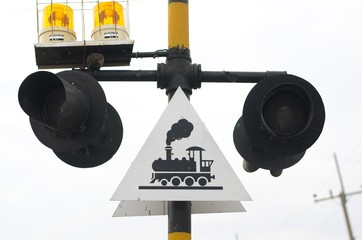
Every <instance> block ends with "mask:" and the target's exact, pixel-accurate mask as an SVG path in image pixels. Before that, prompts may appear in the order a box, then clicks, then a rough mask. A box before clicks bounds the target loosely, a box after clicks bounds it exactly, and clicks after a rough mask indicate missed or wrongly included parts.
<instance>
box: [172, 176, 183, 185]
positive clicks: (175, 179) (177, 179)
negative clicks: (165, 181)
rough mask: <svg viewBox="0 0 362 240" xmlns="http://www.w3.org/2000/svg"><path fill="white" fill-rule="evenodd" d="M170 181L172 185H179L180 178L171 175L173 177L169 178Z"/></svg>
mask: <svg viewBox="0 0 362 240" xmlns="http://www.w3.org/2000/svg"><path fill="white" fill-rule="evenodd" d="M171 183H172V184H173V185H174V186H178V185H180V183H181V179H180V178H179V177H173V178H172V179H171Z"/></svg>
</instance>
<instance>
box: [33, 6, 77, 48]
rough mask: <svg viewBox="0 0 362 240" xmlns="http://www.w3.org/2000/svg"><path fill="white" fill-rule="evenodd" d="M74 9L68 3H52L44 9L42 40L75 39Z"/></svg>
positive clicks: (61, 40)
mask: <svg viewBox="0 0 362 240" xmlns="http://www.w3.org/2000/svg"><path fill="white" fill-rule="evenodd" d="M75 40H76V35H75V32H74V18H73V10H72V8H70V7H69V6H67V5H63V4H51V5H48V6H46V7H45V8H44V9H43V24H42V29H41V31H40V34H39V41H40V42H63V41H75Z"/></svg>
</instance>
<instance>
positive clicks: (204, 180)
mask: <svg viewBox="0 0 362 240" xmlns="http://www.w3.org/2000/svg"><path fill="white" fill-rule="evenodd" d="M197 182H198V183H199V184H200V186H205V185H206V184H207V179H206V178H204V177H200V178H199V180H198V181H197Z"/></svg>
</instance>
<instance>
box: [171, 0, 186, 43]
mask: <svg viewBox="0 0 362 240" xmlns="http://www.w3.org/2000/svg"><path fill="white" fill-rule="evenodd" d="M189 47H190V46H189V5H188V0H169V1H168V48H169V49H170V48H189Z"/></svg>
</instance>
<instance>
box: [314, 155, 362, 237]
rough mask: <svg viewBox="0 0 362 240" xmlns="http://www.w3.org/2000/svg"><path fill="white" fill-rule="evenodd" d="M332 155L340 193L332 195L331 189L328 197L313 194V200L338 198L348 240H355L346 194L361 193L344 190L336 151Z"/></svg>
mask: <svg viewBox="0 0 362 240" xmlns="http://www.w3.org/2000/svg"><path fill="white" fill-rule="evenodd" d="M333 157H334V161H335V162H336V167H337V172H338V177H339V182H340V184H341V193H340V194H338V195H333V194H332V191H329V193H330V196H329V197H326V198H319V199H317V195H316V194H314V202H321V201H325V200H331V199H335V198H339V199H340V200H341V205H342V209H343V214H344V218H345V221H346V225H347V231H348V236H349V239H350V240H355V238H354V236H353V232H352V226H351V222H350V219H349V215H348V210H347V196H351V195H355V194H359V193H362V191H356V192H350V193H346V192H345V189H344V184H343V179H342V174H341V171H340V168H339V164H338V159H337V155H336V153H333Z"/></svg>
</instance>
